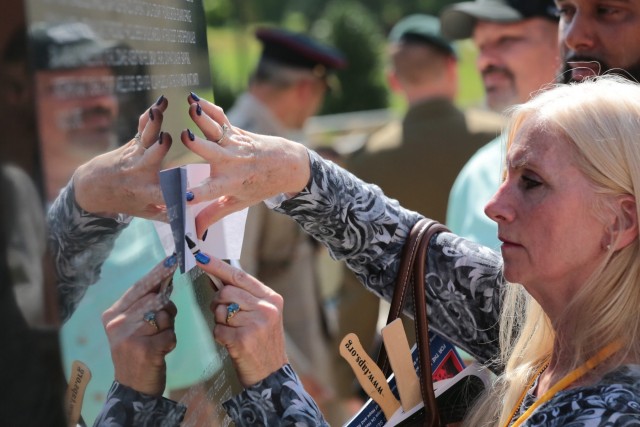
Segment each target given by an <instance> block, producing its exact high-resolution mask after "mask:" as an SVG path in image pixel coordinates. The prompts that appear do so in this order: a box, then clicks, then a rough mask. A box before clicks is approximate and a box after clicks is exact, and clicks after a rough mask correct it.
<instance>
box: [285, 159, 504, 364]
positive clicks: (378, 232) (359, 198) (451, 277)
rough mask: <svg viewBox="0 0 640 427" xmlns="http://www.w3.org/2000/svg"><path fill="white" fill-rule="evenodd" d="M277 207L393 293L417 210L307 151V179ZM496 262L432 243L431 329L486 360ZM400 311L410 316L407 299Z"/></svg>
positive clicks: (467, 245)
mask: <svg viewBox="0 0 640 427" xmlns="http://www.w3.org/2000/svg"><path fill="white" fill-rule="evenodd" d="M425 197H427V196H425ZM276 210H278V211H280V212H282V213H285V214H287V215H290V216H291V217H293V218H294V219H295V220H296V221H298V223H300V225H301V226H302V227H303V228H304V229H305V230H306V231H307V232H308V233H309V234H311V235H313V236H314V237H315V238H316V239H318V240H319V241H321V242H322V243H323V244H325V245H326V246H327V247H328V248H329V250H330V252H331V254H332V256H333V257H334V258H336V259H339V260H344V261H346V263H347V264H348V266H349V268H350V269H352V270H353V271H354V272H355V273H356V275H357V276H358V278H359V280H360V281H361V282H362V283H364V285H365V286H366V287H368V288H369V289H371V290H373V291H374V292H376V293H377V294H378V295H380V296H382V297H383V298H385V299H386V300H390V299H391V298H392V295H393V291H394V283H395V279H396V276H397V273H398V268H399V264H400V259H401V254H402V249H403V246H404V243H405V241H406V239H407V236H408V234H409V231H410V230H411V227H412V226H413V224H415V223H416V222H417V221H418V220H419V219H420V218H421V216H420V215H419V214H417V213H415V212H411V211H408V210H406V209H403V208H402V207H401V206H399V205H398V203H397V202H396V201H395V200H391V199H388V198H387V197H385V196H384V195H383V194H382V191H381V190H380V189H379V188H378V187H377V186H374V185H370V184H365V183H363V182H362V181H360V180H359V179H357V178H356V177H354V176H353V175H351V174H350V173H348V172H347V171H345V170H344V169H341V168H339V167H337V166H335V165H333V164H331V163H329V162H326V161H324V160H322V159H320V158H319V157H318V156H317V154H315V153H312V152H311V180H310V181H309V184H308V185H307V187H306V188H305V189H304V190H303V191H302V192H300V193H299V194H298V195H296V196H295V197H293V198H291V199H288V200H285V201H282V202H281V204H280V205H279V206H278V207H277V208H276ZM501 267H502V260H501V259H500V257H499V256H498V254H496V253H495V252H493V251H491V250H489V249H488V248H485V247H482V246H480V245H477V244H475V243H473V242H470V241H468V240H465V239H463V238H460V237H458V236H455V235H453V234H450V233H442V234H441V235H439V236H438V238H437V239H433V240H432V241H431V243H430V249H429V261H428V268H427V271H428V272H429V276H428V278H427V281H426V283H425V286H426V292H427V296H428V297H427V301H425V303H426V304H427V306H428V308H429V309H428V313H429V319H430V321H431V326H432V327H433V328H434V329H435V330H437V331H438V332H440V333H441V334H442V335H443V336H445V337H447V338H448V339H450V340H452V341H454V342H455V343H456V344H458V345H459V346H461V347H462V348H464V349H465V350H467V351H469V352H470V353H472V354H473V355H475V356H477V357H478V358H479V359H480V360H483V361H484V360H488V359H490V358H491V357H493V356H495V355H496V354H497V351H498V341H497V336H498V318H499V313H500V304H501V298H502V294H501V292H500V290H501V289H502V285H503V283H504V278H503V277H502V271H501ZM405 312H406V313H407V314H409V315H413V304H412V302H411V297H409V298H408V301H407V304H406V305H405Z"/></svg>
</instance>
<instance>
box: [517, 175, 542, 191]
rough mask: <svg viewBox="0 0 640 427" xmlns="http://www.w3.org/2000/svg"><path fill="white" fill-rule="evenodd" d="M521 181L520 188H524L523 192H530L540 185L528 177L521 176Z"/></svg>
mask: <svg viewBox="0 0 640 427" xmlns="http://www.w3.org/2000/svg"><path fill="white" fill-rule="evenodd" d="M521 179H522V186H523V187H524V189H525V190H531V189H532V188H535V187H537V186H539V185H542V183H541V182H540V181H538V180H536V179H533V178H531V177H528V176H524V175H523V176H522V178H521Z"/></svg>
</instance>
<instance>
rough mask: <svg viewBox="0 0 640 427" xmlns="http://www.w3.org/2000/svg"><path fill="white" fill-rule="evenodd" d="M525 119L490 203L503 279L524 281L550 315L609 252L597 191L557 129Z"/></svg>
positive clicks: (559, 308) (567, 298)
mask: <svg viewBox="0 0 640 427" xmlns="http://www.w3.org/2000/svg"><path fill="white" fill-rule="evenodd" d="M531 122H532V120H531V119H528V120H527V121H525V123H523V126H522V127H521V128H520V130H519V131H518V132H517V134H516V136H515V139H514V141H513V144H512V146H511V147H510V149H509V152H508V154H507V174H506V179H505V181H504V182H503V183H502V185H501V186H500V188H499V189H498V192H497V193H496V194H495V195H494V197H493V198H492V199H491V200H490V201H489V203H488V204H487V206H486V207H485V212H486V214H487V215H488V216H489V217H490V218H491V219H493V220H494V221H496V222H497V223H498V238H499V239H500V241H502V246H501V250H502V256H503V258H504V274H505V278H506V279H507V280H509V281H510V282H515V283H521V284H522V285H523V286H525V288H526V289H527V291H528V292H529V293H530V294H531V295H532V296H533V297H534V298H536V300H538V302H539V303H540V304H541V305H542V306H543V308H545V311H547V313H548V314H549V315H552V314H553V313H552V312H553V311H554V310H561V309H562V307H563V306H564V305H565V304H566V302H568V301H569V299H570V298H571V296H572V295H573V294H574V293H575V292H576V291H577V290H578V289H579V288H580V287H581V285H582V284H583V283H584V282H585V280H586V279H587V278H588V277H589V275H590V274H591V273H592V272H593V271H594V269H595V268H596V266H597V265H598V262H599V261H601V260H602V258H603V256H604V255H605V250H604V247H605V246H606V244H607V243H608V242H604V240H605V226H604V224H603V223H602V221H601V220H599V219H598V218H597V217H596V216H595V214H594V210H593V206H594V200H595V199H596V198H597V197H602V196H599V195H597V194H596V193H595V191H594V189H593V188H592V186H591V184H590V182H589V181H588V180H587V178H586V177H585V176H584V175H583V174H582V173H581V172H580V171H579V170H578V168H577V166H576V165H575V163H574V160H573V159H574V157H575V152H574V149H573V148H572V146H571V145H570V143H569V142H568V141H567V140H566V139H565V137H564V136H561V134H560V133H559V132H553V131H541V130H540V129H537V128H535V127H534V126H532V123H531Z"/></svg>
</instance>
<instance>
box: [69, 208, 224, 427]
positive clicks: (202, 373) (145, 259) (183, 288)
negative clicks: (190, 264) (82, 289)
mask: <svg viewBox="0 0 640 427" xmlns="http://www.w3.org/2000/svg"><path fill="white" fill-rule="evenodd" d="M163 258H165V253H164V250H163V248H162V245H161V243H160V240H159V238H158V235H157V233H156V232H155V228H154V226H153V223H152V222H151V221H147V220H142V219H138V218H136V219H134V220H133V221H131V224H130V225H129V226H128V227H127V228H126V229H125V230H124V231H123V232H122V234H121V235H120V237H118V239H117V240H116V243H115V246H114V248H113V251H112V252H111V254H110V256H109V258H108V259H107V260H106V262H105V263H104V265H103V266H102V274H101V277H100V280H99V281H98V283H96V284H95V285H92V286H89V288H88V290H87V293H86V295H85V296H84V298H83V299H82V301H81V302H80V305H79V306H78V308H77V309H76V311H75V312H74V313H73V315H72V316H71V318H70V319H69V321H67V322H66V323H65V325H64V326H63V328H62V331H61V334H60V340H61V345H62V352H63V360H64V368H65V371H66V372H67V375H69V371H70V369H71V365H72V363H73V361H74V360H80V361H81V362H83V363H85V364H86V365H87V366H88V367H89V370H90V371H91V380H90V381H89V384H88V386H87V390H86V393H85V396H84V402H83V405H82V416H83V418H84V421H85V422H86V423H87V424H89V425H91V424H93V420H94V419H95V417H96V416H97V415H98V414H99V413H100V410H101V409H102V406H103V405H104V402H105V398H106V394H107V392H108V391H109V388H110V387H111V383H112V382H113V379H114V371H113V364H112V362H111V352H110V349H109V342H108V341H107V336H106V333H105V331H104V327H103V326H102V319H101V316H102V312H103V311H105V310H106V309H107V308H109V307H110V306H111V305H112V304H113V303H114V302H115V301H116V300H117V299H118V298H120V297H121V296H122V295H123V294H124V292H125V291H126V290H127V289H128V288H129V287H130V286H131V285H133V284H134V283H135V282H136V281H137V280H139V279H140V278H142V277H143V276H144V275H145V274H146V273H148V272H149V271H150V270H151V269H152V268H153V267H154V266H155V265H156V264H157V263H158V262H160V260H162V259H163ZM173 285H174V291H173V294H172V296H171V300H172V301H173V302H174V303H175V305H176V306H177V308H178V315H177V316H176V319H175V326H174V328H175V332H176V336H177V338H178V344H177V347H176V348H175V349H174V350H173V351H172V352H171V353H169V355H168V356H167V358H166V361H167V388H166V390H167V391H169V390H172V389H181V388H188V387H190V386H192V385H194V384H196V383H198V382H200V381H203V380H206V379H207V377H208V375H207V374H208V373H210V372H212V371H215V367H212V364H220V363H221V362H220V358H219V357H218V355H217V353H216V350H215V345H214V342H213V334H212V327H213V326H212V325H211V326H209V325H208V324H207V320H205V317H204V316H203V312H202V311H201V310H200V309H199V305H198V298H197V297H198V295H197V294H196V290H194V289H193V288H192V287H191V286H187V281H186V279H185V277H184V276H180V272H179V271H177V272H176V276H175V277H174V284H173ZM200 306H204V307H208V302H205V303H204V304H201V305H200Z"/></svg>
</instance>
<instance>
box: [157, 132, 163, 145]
mask: <svg viewBox="0 0 640 427" xmlns="http://www.w3.org/2000/svg"><path fill="white" fill-rule="evenodd" d="M163 136H164V132H160V136H158V144H160V145H162V137H163Z"/></svg>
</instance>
